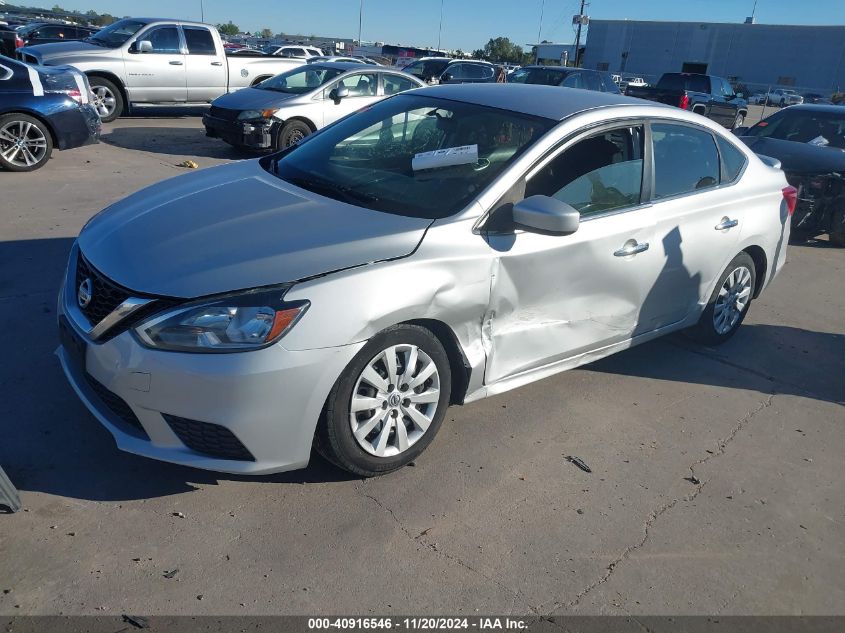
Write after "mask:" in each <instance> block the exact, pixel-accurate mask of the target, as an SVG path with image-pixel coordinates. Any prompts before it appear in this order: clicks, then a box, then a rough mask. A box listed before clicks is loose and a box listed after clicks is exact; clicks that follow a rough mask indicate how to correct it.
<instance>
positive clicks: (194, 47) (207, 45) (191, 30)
mask: <svg viewBox="0 0 845 633" xmlns="http://www.w3.org/2000/svg"><path fill="white" fill-rule="evenodd" d="M183 32H184V33H185V42H186V43H187V45H188V54H189V55H216V54H217V49H216V47H215V46H214V38H213V37H212V36H211V31H209V30H208V29H202V28H198V27H194V26H186V27H184V29H183Z"/></svg>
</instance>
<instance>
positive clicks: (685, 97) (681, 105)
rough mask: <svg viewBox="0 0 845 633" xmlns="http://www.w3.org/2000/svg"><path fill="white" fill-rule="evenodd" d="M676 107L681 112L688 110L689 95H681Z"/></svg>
mask: <svg viewBox="0 0 845 633" xmlns="http://www.w3.org/2000/svg"><path fill="white" fill-rule="evenodd" d="M678 107H679V108H680V109H681V110H686V109H687V108H689V95H682V96H681V100H680V101H678Z"/></svg>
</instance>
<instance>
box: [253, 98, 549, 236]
mask: <svg viewBox="0 0 845 633" xmlns="http://www.w3.org/2000/svg"><path fill="white" fill-rule="evenodd" d="M554 123H555V122H554V121H551V120H549V119H543V118H539V117H532V116H528V115H523V114H517V113H515V112H510V111H507V110H499V109H496V108H488V107H484V106H479V105H474V104H469V103H462V102H458V101H448V100H445V99H435V98H432V97H425V96H418V95H400V96H396V97H392V98H390V99H387V100H385V101H381V102H379V103H377V104H376V105H374V106H372V107H370V108H368V109H364V110H361V111H359V112H358V113H357V114H355V116H351V117H347V118H345V119H343V120H341V121H340V122H338V123H336V124H335V125H333V126H331V127H328V128H326V129H325V130H323V131H322V132H320V133H319V134H315V135H314V136H312V137H310V138H308V139H307V140H306V141H304V142H302V143H301V144H300V145H296V146H294V147H293V148H291V149H289V150H287V151H285V152H282V153H281V154H277V155H275V158H274V159H273V160H271V161H269V162H267V163H266V167H267V169H268V170H269V171H271V172H274V173H275V174H276V175H277V176H278V177H279V178H281V179H282V180H285V181H287V182H289V183H291V184H294V185H296V186H298V187H302V188H303V189H307V190H309V191H313V192H314V193H318V194H320V195H323V196H327V197H329V198H334V199H336V200H341V201H343V202H348V203H350V204H354V205H356V206H360V207H365V208H368V209H374V210H377V211H384V212H387V213H395V214H398V215H407V216H413V217H419V218H429V219H435V218H444V217H447V216H450V215H453V214H455V213H457V212H458V211H460V210H461V209H463V208H464V207H466V205H467V204H469V203H470V202H471V201H472V200H473V199H474V198H475V197H476V196H477V195H478V194H480V193H481V191H482V190H483V189H484V188H485V187H487V185H489V184H490V183H491V182H492V181H493V180H495V179H496V177H498V176H499V174H501V173H502V171H503V170H504V169H505V168H506V167H508V166H509V165H510V164H511V163H512V162H513V161H514V160H515V159H516V157H517V156H519V155H520V154H522V152H524V151H525V150H526V149H527V148H528V147H530V146H531V145H532V144H533V143H534V142H535V141H537V139H539V138H540V137H541V136H542V135H543V134H545V133H546V132H547V131H548V130H549V129H551V127H552V126H553V125H554ZM437 150H439V151H437ZM435 152H436V153H435Z"/></svg>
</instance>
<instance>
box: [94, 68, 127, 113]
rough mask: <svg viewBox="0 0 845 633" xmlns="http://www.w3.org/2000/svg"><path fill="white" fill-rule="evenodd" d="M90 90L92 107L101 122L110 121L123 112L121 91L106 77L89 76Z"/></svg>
mask: <svg viewBox="0 0 845 633" xmlns="http://www.w3.org/2000/svg"><path fill="white" fill-rule="evenodd" d="M90 82H91V92H92V94H93V96H94V101H93V103H94V107H95V108H96V109H97V114H99V115H100V120H101V121H102V122H103V123H111V122H112V121H114V120H115V119H117V117H119V116H120V115H121V114H123V105H124V104H123V93H121V92H120V89H119V88H118V87H117V86H115V85H114V83H112V82H111V81H109V80H108V79H103V78H102V77H91V79H90Z"/></svg>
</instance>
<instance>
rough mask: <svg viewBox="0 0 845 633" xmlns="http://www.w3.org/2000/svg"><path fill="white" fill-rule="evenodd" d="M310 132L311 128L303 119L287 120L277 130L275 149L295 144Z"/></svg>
mask: <svg viewBox="0 0 845 633" xmlns="http://www.w3.org/2000/svg"><path fill="white" fill-rule="evenodd" d="M309 134H311V128H310V127H308V124H307V123H305V122H304V121H288V122H287V123H285V124H284V126H283V127H282V129H281V131H280V132H279V143H278V148H277V149H287V148H288V147H290V146H291V145H296V144H297V143H299V141H301V140H302V139H304V138H305V137H306V136H308V135H309Z"/></svg>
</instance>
